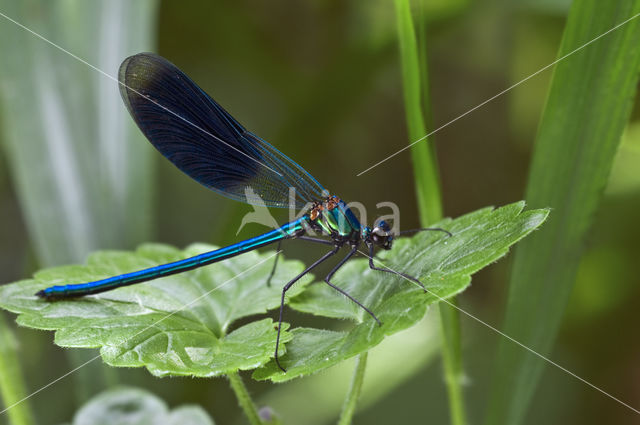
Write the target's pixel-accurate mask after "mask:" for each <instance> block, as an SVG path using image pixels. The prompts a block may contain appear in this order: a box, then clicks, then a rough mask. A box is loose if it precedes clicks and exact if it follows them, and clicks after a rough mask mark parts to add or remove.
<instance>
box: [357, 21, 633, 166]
mask: <svg viewBox="0 0 640 425" xmlns="http://www.w3.org/2000/svg"><path fill="white" fill-rule="evenodd" d="M638 16H640V13H636V14H635V15H633V16H632V17H630V18H629V19H627V20H626V21H624V22H621V23H619V24H618V25H616V26H615V27H613V28H611V29H609V30H608V31H606V32H604V33H602V34H600V35H599V36H597V37H596V38H594V39H593V40H591V41H588V42H586V43H585V44H583V45H581V46H580V47H578V48H576V49H575V50H572V51H571V52H569V53H567V54H566V55H564V56H562V57H560V58H558V59H556V60H555V61H553V62H551V63H550V64H549V65H547V66H545V67H543V68H540V69H539V70H537V71H536V72H534V73H533V74H531V75H529V76H528V77H526V78H524V79H522V80H520V81H518V82H517V83H515V84H513V85H511V86H509V87H508V88H506V89H504V90H502V91H501V92H500V93H498V94H496V95H494V96H492V97H490V98H489V99H487V100H485V101H484V102H482V103H480V104H479V105H476V106H475V107H473V108H471V109H469V110H468V111H467V112H465V113H464V114H462V115H459V116H457V117H456V118H454V119H452V120H451V121H449V122H447V123H445V124H443V125H441V126H440V127H438V128H436V129H435V130H433V131H432V132H430V133H428V134H427V135H425V136H422V137H421V138H419V139H418V140H416V141H414V142H412V143H411V144H409V145H407V146H405V147H404V148H402V149H400V150H399V151H397V152H396V153H394V154H391V155H389V156H388V157H386V158H385V159H383V160H382V161H379V162H377V163H375V164H374V165H372V166H371V167H369V168H367V169H366V170H364V171H361V172H360V173H358V174H356V177H360V176H361V175H363V174H364V173H366V172H367V171H369V170H371V169H373V168H375V167H377V166H378V165H380V164H382V163H383V162H386V161H388V160H389V159H391V158H393V157H394V156H396V155H398V154H399V153H402V152H404V151H406V150H407V149H409V148H410V147H411V146H413V145H415V144H416V143H418V142H421V141H423V140H425V139H426V138H428V137H429V136H432V135H433V134H435V133H437V132H438V131H440V130H442V129H443V128H445V127H448V126H449V125H451V124H453V123H454V122H456V121H458V120H459V119H460V118H463V117H465V116H467V115H469V114H470V113H471V112H473V111H475V110H476V109H479V108H481V107H483V106H484V105H486V104H487V103H489V102H491V101H493V100H495V99H497V98H498V97H500V96H502V95H503V94H505V93H507V92H508V91H510V90H512V89H514V88H516V87H518V86H519V85H520V84H522V83H524V82H525V81H528V80H530V79H531V78H533V77H535V76H536V75H538V74H540V73H541V72H543V71H546V70H547V69H549V68H551V67H552V66H553V65H555V64H557V63H558V62H560V61H562V60H564V59H566V58H568V57H569V56H571V55H573V54H574V53H576V52H577V51H579V50H581V49H583V48H585V47H587V46H588V45H590V44H592V43H594V42H596V41H597V40H599V39H600V38H602V37H604V36H605V35H607V34H609V33H610V32H612V31H615V30H617V29H618V28H620V27H621V26H623V25H625V24H627V23H628V22H630V21H632V20H633V19H635V18H637V17H638Z"/></svg>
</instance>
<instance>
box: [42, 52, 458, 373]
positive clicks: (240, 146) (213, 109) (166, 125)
mask: <svg viewBox="0 0 640 425" xmlns="http://www.w3.org/2000/svg"><path fill="white" fill-rule="evenodd" d="M118 79H119V85H120V94H121V95H122V99H123V100H124V103H125V105H126V107H127V109H128V110H129V112H130V114H131V116H132V117H133V119H134V120H135V122H136V124H137V125H138V127H139V128H140V130H141V131H142V133H144V135H145V136H146V137H147V139H149V141H150V142H151V144H153V146H155V148H156V149H157V150H158V151H160V153H161V154H163V155H164V156H165V157H166V158H167V159H169V161H171V162H172V163H173V164H174V165H175V166H177V167H178V168H179V169H180V170H182V171H183V172H184V173H185V174H187V175H188V176H189V177H191V178H193V179H194V180H196V181H197V182H199V183H201V184H203V185H204V186H206V187H207V188H209V189H211V190H213V191H215V192H218V193H220V194H222V195H224V196H226V197H229V198H232V199H235V200H238V201H242V202H246V203H249V204H260V205H266V206H267V207H279V208H285V207H294V208H296V209H303V208H309V209H308V211H307V212H306V213H305V214H303V215H302V216H301V217H300V218H299V219H297V220H294V221H292V222H289V223H287V224H285V225H283V226H281V227H280V228H277V229H275V230H272V231H270V232H267V233H265V234H262V235H260V236H256V237H253V238H251V239H247V240H244V241H241V242H238V243H235V244H233V245H230V246H227V247H224V248H220V249H217V250H214V251H210V252H206V253H204V254H200V255H197V256H195V257H191V258H186V259H183V260H179V261H175V262H172V263H167V264H162V265H159V266H156V267H151V268H148V269H144V270H139V271H136V272H132V273H126V274H122V275H119V276H113V277H110V278H107V279H103V280H98V281H95V282H88V283H80V284H70V285H63V286H52V287H49V288H46V289H43V290H42V291H39V292H38V293H37V295H38V296H40V297H43V298H46V299H49V300H54V299H62V298H73V297H79V296H84V295H90V294H97V293H99V292H104V291H110V290H112V289H116V288H119V287H121V286H126V285H132V284H134V283H139V282H144V281H148V280H152V279H157V278H160V277H163V276H168V275H171V274H175V273H181V272H184V271H187V270H191V269H195V268H197V267H202V266H206V265H208V264H212V263H216V262H218V261H222V260H225V259H227V258H231V257H234V256H236V255H239V254H242V253H244V252H248V251H251V250H254V249H257V248H260V247H263V246H265V245H269V244H272V243H275V242H278V243H280V242H282V241H283V240H285V239H304V240H307V241H310V242H315V243H320V244H325V245H330V246H331V247H332V248H331V250H330V251H329V252H327V253H326V254H324V255H323V256H322V257H320V259H318V260H317V261H315V262H314V263H313V264H311V265H310V266H308V267H307V268H306V269H305V270H304V271H303V272H302V273H300V274H299V275H297V276H295V277H294V278H293V279H291V280H290V281H289V282H288V283H287V284H286V285H285V286H284V287H283V289H282V298H281V302H280V315H279V321H278V333H277V337H276V348H275V352H274V358H275V361H276V363H277V364H278V366H279V367H280V369H282V370H283V371H284V370H285V369H284V368H283V367H282V366H281V365H280V362H279V360H278V344H279V342H280V329H281V327H282V314H283V307H284V301H285V294H286V292H287V290H288V289H289V288H291V286H292V285H293V284H294V283H295V282H297V281H298V280H299V279H300V278H302V277H303V276H304V275H305V274H307V273H309V272H310V271H311V270H312V269H314V268H315V267H316V266H318V265H319V264H321V263H323V262H324V261H326V260H327V259H329V258H330V257H332V256H333V255H335V254H336V253H337V252H338V251H339V250H340V249H341V248H342V247H347V248H348V249H349V251H348V253H347V255H346V256H345V257H344V258H343V259H342V260H340V261H339V262H338V264H337V265H336V266H335V267H333V269H332V270H331V271H330V272H329V274H328V275H327V276H326V277H325V279H324V282H325V283H326V284H327V285H329V286H331V287H332V288H333V289H335V290H337V291H338V292H340V293H341V294H343V295H344V296H346V297H347V298H349V299H350V300H351V301H353V302H354V303H356V304H357V305H358V306H359V307H361V308H362V309H364V310H365V311H366V312H367V313H368V314H369V315H371V317H372V318H373V319H375V320H376V321H377V322H378V323H379V324H380V320H378V318H377V317H376V315H375V314H374V313H373V312H372V311H371V310H369V309H368V308H367V307H365V306H364V305H363V304H362V303H360V302H359V301H358V300H356V299H355V298H353V297H352V296H351V295H349V294H348V293H347V292H345V291H344V290H342V289H341V288H339V287H337V286H335V285H334V284H332V283H331V278H332V277H333V275H334V274H335V273H336V272H337V271H338V269H340V268H341V267H342V266H343V265H344V264H345V263H346V262H347V261H348V260H349V259H350V258H352V257H353V256H354V255H355V254H356V252H357V250H358V248H359V246H360V245H361V244H364V245H365V246H366V247H367V248H368V251H369V267H370V268H371V269H373V270H378V271H381V272H387V273H392V274H396V275H401V276H403V277H405V278H407V279H410V280H412V281H413V282H415V283H417V284H418V285H420V286H421V287H422V288H423V289H424V285H422V283H421V282H420V281H419V280H418V279H417V278H415V277H412V276H409V275H406V274H404V273H399V272H396V271H393V270H390V269H383V268H379V267H376V266H375V265H374V263H373V255H374V249H375V248H381V249H385V250H388V249H391V246H392V244H393V240H394V237H395V236H396V235H394V234H393V233H392V232H391V228H390V226H389V224H388V223H386V222H384V221H380V222H378V223H377V224H376V225H375V226H374V227H373V228H371V227H367V226H361V224H360V222H359V221H358V219H357V218H356V216H355V215H354V213H353V212H352V211H351V210H350V209H349V207H348V206H347V205H346V204H345V203H344V202H343V201H342V200H341V199H339V198H338V197H336V196H329V195H328V192H327V191H326V190H325V189H324V188H323V187H322V186H321V185H320V183H318V181H317V180H316V179H315V178H313V177H312V176H311V175H310V174H309V173H308V172H306V171H305V170H304V169H303V168H302V167H300V166H299V165H298V164H296V163H295V162H294V161H292V160H291V159H290V158H288V157H287V156H286V155H284V154H283V153H281V152H280V151H278V150H277V149H276V148H274V147H273V146H272V145H270V144H269V143H267V142H266V141H264V140H262V139H261V138H259V137H258V136H256V135H255V134H253V133H251V132H249V131H247V130H245V128H244V127H243V126H242V125H240V123H238V121H236V120H235V119H234V118H233V117H232V116H231V115H230V114H229V113H228V112H227V111H225V110H224V109H223V108H222V107H221V106H220V105H218V103H216V102H215V101H214V100H213V99H212V98H211V97H209V96H208V95H207V94H206V93H205V92H204V91H203V90H202V89H201V88H200V87H198V86H197V85H196V84H195V83H194V82H193V81H191V79H190V78H189V77H187V76H186V75H185V74H184V73H183V72H182V71H180V70H179V69H178V68H177V67H176V66H175V65H173V64H172V63H171V62H169V61H167V60H166V59H164V58H162V57H160V56H158V55H155V54H152V53H140V54H137V55H134V56H131V57H129V58H127V59H126V60H125V61H124V62H123V63H122V65H121V66H120V71H119V74H118ZM247 189H251V190H247ZM292 193H293V196H291V194H292ZM291 204H293V205H291ZM420 230H437V231H442V232H446V233H448V234H449V235H450V233H449V232H447V231H446V230H444V229H440V228H426V229H415V230H412V231H420ZM412 231H408V232H412ZM317 233H320V236H321V237H316V236H317ZM400 233H406V232H399V234H400ZM312 234H313V235H312ZM278 252H280V249H278ZM276 264H277V257H276V259H275V261H274V269H273V270H275V266H276ZM273 270H272V273H271V275H273ZM269 278H270V276H269Z"/></svg>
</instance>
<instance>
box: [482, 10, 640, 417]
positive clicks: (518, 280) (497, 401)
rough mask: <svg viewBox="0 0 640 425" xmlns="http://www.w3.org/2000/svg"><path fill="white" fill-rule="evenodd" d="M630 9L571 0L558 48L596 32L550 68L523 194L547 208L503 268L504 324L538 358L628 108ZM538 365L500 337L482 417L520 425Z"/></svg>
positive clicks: (632, 68)
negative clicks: (506, 276) (542, 221)
mask: <svg viewBox="0 0 640 425" xmlns="http://www.w3.org/2000/svg"><path fill="white" fill-rule="evenodd" d="M638 13H640V1H639V0H619V1H613V2H610V1H599V0H575V1H574V2H573V5H572V6H571V10H570V13H569V19H568V21H567V26H566V28H565V31H564V35H563V39H562V44H561V47H560V50H559V52H558V56H559V57H563V56H567V55H569V53H570V52H573V51H574V50H576V49H578V48H579V47H580V46H583V45H584V44H585V43H588V42H590V41H593V40H596V38H597V40H596V41H594V42H593V43H592V44H589V45H588V46H586V47H584V48H583V49H581V50H578V51H576V52H575V53H573V54H571V55H570V56H567V57H566V58H565V59H563V60H562V61H560V62H559V63H558V64H557V66H556V69H555V71H554V74H553V78H552V83H551V88H550V92H549V95H548V99H547V103H546V106H545V110H544V113H543V116H542V121H541V123H540V126H539V130H538V135H537V139H536V149H535V155H534V158H533V163H532V165H531V171H530V175H529V184H528V187H527V195H526V199H527V202H529V203H530V204H531V205H533V206H534V207H537V206H545V207H547V206H548V207H551V208H553V211H554V212H553V216H552V218H551V219H550V220H549V223H548V224H547V225H546V226H545V228H544V229H543V230H542V231H541V232H539V233H538V234H536V235H535V236H534V237H532V238H530V239H529V240H527V241H525V242H524V243H523V244H522V245H521V246H520V247H519V248H518V249H517V250H516V253H515V256H514V264H513V268H512V273H511V279H510V287H509V299H508V303H507V311H506V316H505V323H504V326H503V330H504V332H505V333H506V334H507V335H509V336H510V337H512V338H514V339H516V340H517V341H518V342H519V343H521V344H524V345H526V346H527V347H529V348H530V349H531V350H535V351H536V352H537V353H540V354H541V355H543V356H547V355H548V354H549V352H550V351H551V349H552V346H553V342H554V340H555V338H556V335H557V332H558V328H559V326H560V323H561V320H562V317H563V315H564V314H565V308H566V305H567V302H568V299H569V295H570V293H571V290H572V287H573V284H574V282H575V278H576V273H577V269H578V264H579V262H580V259H581V257H582V253H583V250H584V243H585V239H586V237H587V234H588V231H589V228H590V226H591V224H592V220H593V216H594V215H595V213H596V210H597V208H598V205H599V202H600V200H601V197H602V192H603V189H604V187H605V185H606V182H607V177H608V175H609V171H610V169H611V164H612V162H613V158H614V156H615V152H616V150H617V148H618V146H619V144H620V139H621V135H622V132H623V130H624V128H625V125H626V124H627V122H628V119H629V115H630V113H631V109H632V106H633V99H634V97H635V95H636V91H637V84H638V69H640V49H638V46H639V45H640V19H638V18H637V17H636V16H637V14H638ZM631 17H635V19H633V20H631V21H628V20H629V19H630V18H631ZM625 21H628V22H627V23H625V24H624V25H621V24H622V23H624V22H625ZM616 26H618V27H617V28H616ZM605 33H606V35H604V36H602V37H601V35H603V34H605ZM636 168H637V164H636ZM603 284H604V282H603ZM545 365H546V363H545V362H543V360H542V359H540V358H539V357H537V356H535V355H534V354H532V353H530V352H528V351H527V350H524V349H522V347H520V346H518V345H516V344H514V343H513V342H512V341H508V340H506V339H502V340H501V341H500V347H499V349H498V355H497V358H496V363H495V371H494V376H493V378H492V391H491V394H490V398H489V403H488V409H487V416H486V418H485V419H486V420H485V423H486V424H491V425H495V424H509V425H515V424H520V423H522V422H523V421H524V418H525V413H526V411H527V408H528V406H529V403H530V401H531V399H532V397H533V395H534V391H535V388H536V386H537V384H538V381H539V379H540V374H541V372H542V370H543V367H544V366H545ZM568 379H571V378H568Z"/></svg>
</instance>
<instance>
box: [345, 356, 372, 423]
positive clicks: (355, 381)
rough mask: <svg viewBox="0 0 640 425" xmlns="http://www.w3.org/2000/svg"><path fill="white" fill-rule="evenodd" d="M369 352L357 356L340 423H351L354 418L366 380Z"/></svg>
mask: <svg viewBox="0 0 640 425" xmlns="http://www.w3.org/2000/svg"><path fill="white" fill-rule="evenodd" d="M367 356H368V353H367V352H365V353H362V354H360V355H359V356H358V357H356V366H355V369H354V370H353V377H352V378H351V385H350V386H349V392H348V393H347V398H346V399H345V401H344V404H343V406H342V413H341V414H340V420H339V421H338V425H349V424H351V420H352V419H353V415H354V413H355V411H356V404H357V402H358V397H360V391H361V390H362V382H363V381H364V371H365V369H366V367H367Z"/></svg>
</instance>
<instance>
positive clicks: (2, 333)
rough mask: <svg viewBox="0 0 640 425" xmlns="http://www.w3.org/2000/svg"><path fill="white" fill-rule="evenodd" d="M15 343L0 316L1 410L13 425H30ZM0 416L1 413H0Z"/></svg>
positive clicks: (29, 409)
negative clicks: (4, 411) (2, 404)
mask: <svg viewBox="0 0 640 425" xmlns="http://www.w3.org/2000/svg"><path fill="white" fill-rule="evenodd" d="M17 348H18V347H17V342H16V340H15V338H14V336H13V333H12V332H11V329H9V326H7V323H6V321H5V319H4V315H2V314H0V395H1V396H2V401H3V402H4V407H3V408H2V410H3V409H8V410H7V412H6V413H7V416H9V419H10V421H11V423H12V424H14V425H32V424H34V423H35V421H34V419H33V413H32V411H31V408H30V406H29V402H28V401H27V400H25V401H21V400H23V399H24V398H25V397H26V396H27V391H26V386H25V384H24V378H23V376H22V373H21V371H20V362H19V361H18V350H17ZM0 415H1V413H0Z"/></svg>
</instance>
